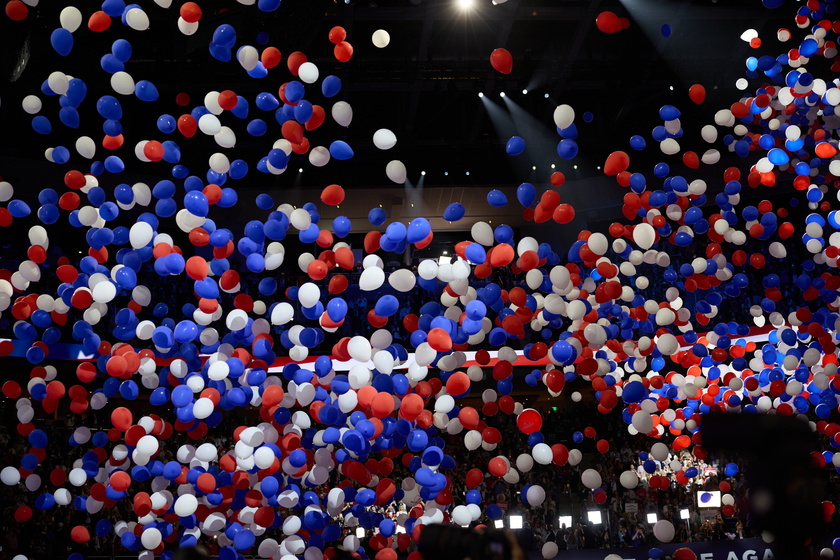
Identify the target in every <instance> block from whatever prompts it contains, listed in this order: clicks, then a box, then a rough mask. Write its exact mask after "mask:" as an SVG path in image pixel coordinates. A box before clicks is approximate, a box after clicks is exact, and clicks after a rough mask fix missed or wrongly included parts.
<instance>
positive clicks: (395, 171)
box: [385, 159, 408, 185]
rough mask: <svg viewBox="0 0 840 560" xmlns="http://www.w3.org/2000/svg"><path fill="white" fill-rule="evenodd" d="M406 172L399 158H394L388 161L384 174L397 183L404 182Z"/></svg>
mask: <svg viewBox="0 0 840 560" xmlns="http://www.w3.org/2000/svg"><path fill="white" fill-rule="evenodd" d="M407 174H408V171H406V168H405V164H404V163H403V162H401V161H400V160H397V159H395V160H392V161H389V162H388V165H386V166H385V175H387V176H388V178H389V179H390V180H392V181H393V182H395V183H397V184H398V185H402V184H403V183H405V179H406V176H407Z"/></svg>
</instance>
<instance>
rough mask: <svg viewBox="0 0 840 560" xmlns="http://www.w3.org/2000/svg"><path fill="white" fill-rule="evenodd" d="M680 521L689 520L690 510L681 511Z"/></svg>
mask: <svg viewBox="0 0 840 560" xmlns="http://www.w3.org/2000/svg"><path fill="white" fill-rule="evenodd" d="M680 519H688V510H687V509H681V510H680Z"/></svg>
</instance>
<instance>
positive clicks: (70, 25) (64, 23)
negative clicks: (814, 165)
mask: <svg viewBox="0 0 840 560" xmlns="http://www.w3.org/2000/svg"><path fill="white" fill-rule="evenodd" d="M58 21H59V23H61V27H63V28H64V29H66V30H67V31H69V32H70V33H73V32H75V31H76V30H77V29H78V28H79V26H80V25H81V24H82V12H80V11H79V8H76V7H75V6H67V7H66V8H64V9H63V10H61V13H60V14H59V16H58Z"/></svg>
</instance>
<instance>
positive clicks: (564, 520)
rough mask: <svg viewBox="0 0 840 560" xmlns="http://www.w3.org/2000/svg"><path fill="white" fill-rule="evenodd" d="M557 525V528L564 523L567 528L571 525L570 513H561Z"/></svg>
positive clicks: (560, 527) (561, 526)
mask: <svg viewBox="0 0 840 560" xmlns="http://www.w3.org/2000/svg"><path fill="white" fill-rule="evenodd" d="M558 521H559V525H558V529H562V528H563V526H564V525H565V526H566V528H567V529H569V528H571V526H572V516H571V515H561V516H560V518H559V519H558Z"/></svg>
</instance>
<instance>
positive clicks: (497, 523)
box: [493, 519, 505, 529]
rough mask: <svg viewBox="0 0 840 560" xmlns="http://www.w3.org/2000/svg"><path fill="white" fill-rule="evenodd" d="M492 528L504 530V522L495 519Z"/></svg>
mask: <svg viewBox="0 0 840 560" xmlns="http://www.w3.org/2000/svg"><path fill="white" fill-rule="evenodd" d="M493 526H494V527H496V529H504V528H505V522H504V521H503V520H501V519H497V520H496V521H494V522H493Z"/></svg>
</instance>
